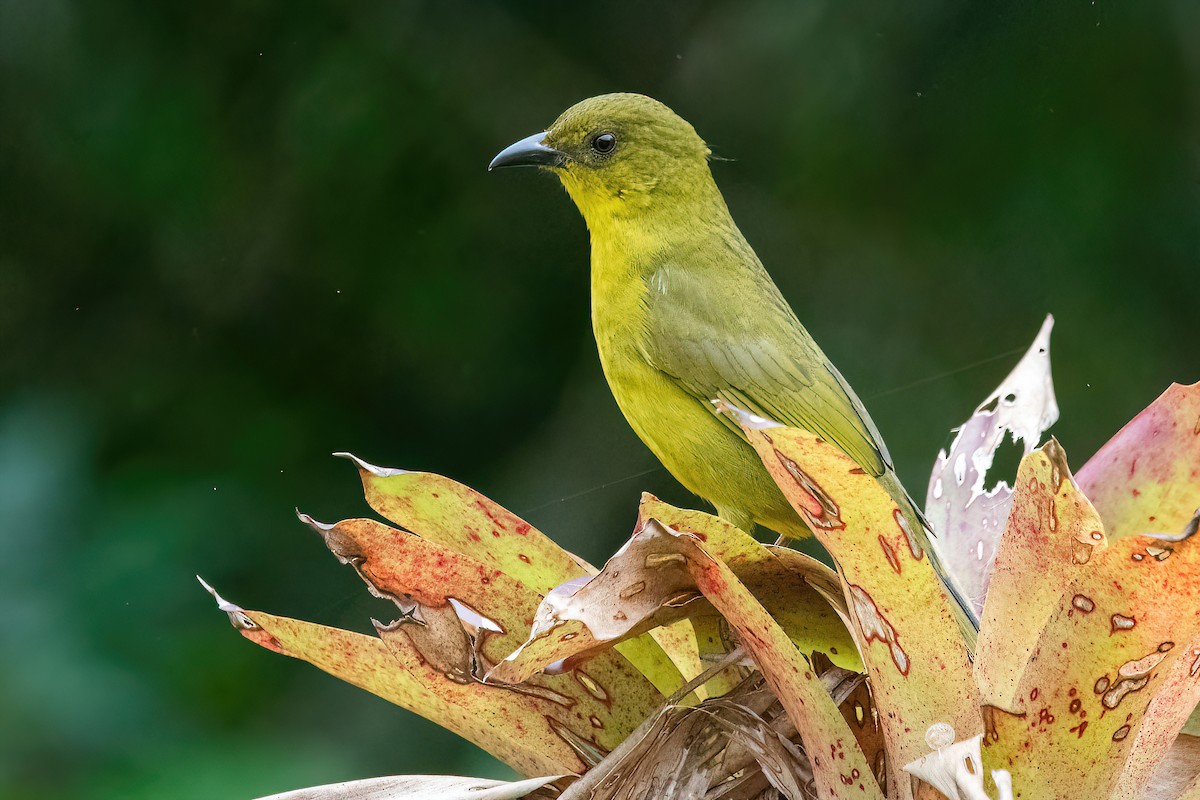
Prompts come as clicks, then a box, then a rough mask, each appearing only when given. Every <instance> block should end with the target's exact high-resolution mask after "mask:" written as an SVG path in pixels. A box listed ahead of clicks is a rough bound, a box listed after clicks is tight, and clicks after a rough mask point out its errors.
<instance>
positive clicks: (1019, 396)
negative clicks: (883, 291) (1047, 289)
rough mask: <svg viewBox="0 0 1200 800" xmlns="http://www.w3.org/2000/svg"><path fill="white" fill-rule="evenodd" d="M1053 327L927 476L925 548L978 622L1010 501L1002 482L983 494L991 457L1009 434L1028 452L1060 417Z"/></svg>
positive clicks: (1048, 324) (1049, 322)
mask: <svg viewBox="0 0 1200 800" xmlns="http://www.w3.org/2000/svg"><path fill="white" fill-rule="evenodd" d="M1053 327H1054V318H1053V317H1049V316H1048V317H1046V321H1045V322H1043V323H1042V328H1041V330H1040V331H1038V335H1037V337H1036V338H1035V339H1034V340H1033V344H1032V345H1030V347H1029V350H1028V351H1027V352H1026V353H1025V355H1024V356H1023V357H1022V358H1021V360H1020V362H1018V364H1017V366H1016V367H1014V368H1013V371H1012V372H1010V373H1009V374H1008V377H1007V378H1005V379H1004V381H1003V382H1002V383H1001V384H1000V386H999V387H998V388H997V389H996V391H994V392H992V393H991V394H990V395H988V397H987V399H986V400H984V401H983V402H982V403H981V404H980V405H979V407H978V408H976V409H975V413H974V414H972V415H971V418H970V419H968V420H967V421H966V422H965V423H963V425H962V427H960V428H959V429H958V432H957V434H956V435H955V437H954V442H953V443H952V444H951V446H950V452H948V453H947V452H946V451H945V450H943V451H941V452H940V453H938V457H937V462H936V463H935V464H934V466H933V474H932V475H930V478H929V489H928V492H927V495H926V499H925V515H926V516H927V517H928V518H929V522H930V524H931V526H932V528H933V531H934V534H935V538H933V539H932V540H931V541H930V546H931V547H932V548H933V549H934V551H935V552H936V553H937V555H938V558H939V559H940V561H941V564H942V568H943V569H944V570H946V571H947V572H949V573H950V576H949V577H950V578H951V580H952V582H953V583H954V585H955V586H957V587H958V588H959V590H960V592H961V593H962V594H963V595H964V596H965V599H966V600H967V602H969V603H970V604H971V606H972V607H973V609H974V611H975V614H976V617H978V616H979V615H980V614H982V613H983V605H984V602H983V601H984V597H985V596H986V594H987V588H988V578H989V576H990V575H991V568H992V560H993V558H994V557H995V553H996V545H997V543H998V542H999V541H1000V534H1001V533H1003V531H1004V521H1005V519H1006V518H1007V517H1008V509H1009V504H1010V502H1011V497H1012V489H1011V487H1010V486H1009V485H1008V483H1006V482H1005V481H1004V480H1000V481H998V482H997V483H996V485H995V486H994V487H992V488H991V489H987V488H985V487H986V482H987V477H988V470H989V469H990V468H991V466H992V459H993V458H994V457H995V455H996V450H997V449H998V448H999V447H1000V445H1001V444H1002V443H1003V442H1004V440H1005V438H1006V437H1008V436H1011V437H1012V439H1013V441H1014V442H1017V441H1021V442H1023V443H1024V446H1025V452H1026V454H1028V453H1029V452H1031V451H1032V450H1033V448H1034V447H1036V446H1037V445H1038V443H1039V442H1040V441H1041V436H1042V433H1043V432H1044V431H1045V430H1046V429H1047V428H1049V427H1050V426H1051V425H1053V424H1054V422H1055V420H1057V419H1058V405H1057V404H1056V402H1055V399H1054V382H1053V380H1052V379H1051V376H1050V331H1051V329H1052V328H1053Z"/></svg>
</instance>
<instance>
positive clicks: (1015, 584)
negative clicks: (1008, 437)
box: [975, 439, 1108, 711]
mask: <svg viewBox="0 0 1200 800" xmlns="http://www.w3.org/2000/svg"><path fill="white" fill-rule="evenodd" d="M1107 546H1108V544H1107V541H1106V539H1105V537H1104V532H1103V525H1102V523H1101V522H1100V517H1099V516H1098V515H1097V514H1096V510H1095V509H1094V508H1092V504H1091V503H1089V502H1088V500H1087V498H1086V497H1084V496H1083V493H1082V492H1080V491H1079V488H1078V487H1077V486H1076V485H1075V481H1074V480H1073V479H1072V477H1071V471H1070V469H1069V467H1068V466H1067V461H1066V455H1065V454H1064V453H1063V450H1062V448H1061V447H1060V446H1059V445H1058V443H1057V442H1056V441H1054V440H1053V439H1051V440H1050V442H1048V443H1047V444H1046V445H1045V446H1044V447H1042V448H1041V449H1039V450H1036V451H1034V452H1032V453H1030V454H1029V455H1027V456H1026V457H1025V458H1024V459H1022V460H1021V466H1020V468H1019V469H1018V471H1017V480H1016V489H1015V490H1014V493H1013V497H1012V510H1011V513H1010V514H1009V516H1008V523H1007V526H1006V528H1005V530H1004V536H1003V537H1002V538H1001V539H1000V544H999V548H998V550H997V552H996V557H995V571H994V574H993V575H992V578H991V588H990V589H989V591H988V596H987V603H986V604H985V605H984V609H983V624H982V626H981V627H980V632H979V647H978V649H977V651H976V654H975V677H976V680H977V682H978V684H979V691H980V700H981V702H982V703H983V704H984V705H991V706H997V707H999V708H1003V709H1006V710H1008V711H1017V710H1018V709H1019V708H1020V707H1022V698H1021V697H1020V696H1019V695H1018V691H1019V686H1020V682H1021V676H1022V675H1023V674H1024V672H1025V668H1026V666H1027V664H1028V662H1029V659H1030V657H1031V656H1032V655H1033V652H1034V649H1035V648H1036V647H1037V644H1038V641H1039V638H1040V637H1041V633H1042V629H1043V628H1044V627H1045V625H1046V623H1047V621H1049V620H1050V618H1051V617H1053V616H1054V615H1055V614H1056V613H1057V612H1058V610H1059V608H1060V606H1061V605H1062V599H1063V594H1064V593H1065V592H1066V591H1068V589H1069V587H1070V586H1071V584H1072V582H1073V581H1074V579H1075V578H1076V577H1077V576H1078V574H1079V572H1080V570H1084V569H1087V568H1088V567H1089V566H1090V563H1091V559H1092V555H1093V553H1094V552H1097V551H1099V550H1103V549H1104V548H1105V547H1107ZM1079 602H1080V603H1081V604H1082V603H1083V601H1082V600H1080V601H1079Z"/></svg>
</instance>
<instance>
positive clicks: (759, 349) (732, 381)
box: [643, 264, 892, 476]
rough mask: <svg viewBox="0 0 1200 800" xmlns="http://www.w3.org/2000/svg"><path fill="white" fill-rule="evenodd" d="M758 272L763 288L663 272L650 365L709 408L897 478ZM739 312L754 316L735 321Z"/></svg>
mask: <svg viewBox="0 0 1200 800" xmlns="http://www.w3.org/2000/svg"><path fill="white" fill-rule="evenodd" d="M755 272H756V274H754V275H752V276H750V277H751V278H759V279H760V280H749V281H746V282H743V283H740V284H739V283H733V284H730V283H728V282H723V281H720V280H717V281H713V280H709V279H707V278H708V277H709V276H706V275H704V274H703V272H700V274H696V273H695V272H694V271H693V270H689V269H684V268H681V267H678V266H674V265H670V264H668V265H664V266H662V267H660V268H659V269H658V270H657V271H656V272H655V273H654V274H653V275H652V276H651V279H650V281H649V282H648V284H647V293H646V296H645V302H646V305H647V311H648V312H649V313H648V315H647V330H646V337H645V339H644V344H643V353H644V356H645V358H646V360H647V361H648V362H649V363H650V364H651V365H653V366H654V367H655V368H656V369H658V370H659V371H661V372H662V373H664V374H665V375H667V376H668V377H670V378H671V379H672V380H674V381H675V382H676V383H677V384H678V385H679V386H680V387H681V388H683V389H684V390H686V391H687V392H688V393H689V394H691V395H693V396H694V397H695V398H696V399H697V401H699V402H703V403H705V404H708V403H710V402H711V401H712V400H713V399H716V398H720V399H722V400H724V401H726V402H728V403H730V404H732V405H735V406H738V407H739V408H742V409H745V410H746V411H749V412H750V413H752V414H756V415H758V416H761V417H766V418H767V419H771V420H774V421H776V422H779V423H781V424H784V425H788V426H790V427H794V428H803V429H805V430H809V431H811V432H813V433H815V434H817V435H818V436H820V437H821V438H823V439H825V440H826V441H830V442H833V443H834V444H836V445H838V447H840V448H841V449H842V451H843V452H845V453H846V454H847V455H848V456H850V457H851V458H853V459H854V460H855V461H856V462H857V463H858V464H859V466H861V467H862V468H863V469H864V470H866V471H868V472H870V473H871V474H873V475H876V476H879V475H882V474H883V473H885V472H887V471H890V470H891V469H892V460H891V457H890V456H889V455H888V452H887V448H886V446H885V445H884V443H883V439H882V437H881V436H880V435H879V431H878V429H877V428H876V427H875V424H874V423H873V422H872V421H871V418H870V416H869V415H868V414H867V412H866V409H865V408H863V405H862V402H861V401H859V399H858V397H857V396H856V395H855V394H854V391H853V390H852V389H851V388H850V386H849V385H848V384H847V383H846V381H845V379H844V378H843V377H842V376H841V374H840V373H839V372H838V371H837V368H836V367H834V366H833V365H832V364H831V363H829V359H827V358H826V357H825V354H824V353H822V352H821V349H820V348H819V347H817V344H816V342H814V341H813V339H812V337H811V336H809V335H808V332H807V331H805V330H804V328H803V326H801V324H800V322H799V321H798V320H797V319H796V316H795V314H793V313H792V310H791V308H790V307H788V305H787V302H786V301H785V300H784V299H783V297H782V296H781V295H780V294H779V291H778V290H777V289H776V288H775V286H774V284H773V283H772V282H771V280H770V278H769V277H768V276H767V275H766V272H765V271H762V270H761V267H760V268H759V269H758V270H756V271H755ZM722 284H724V285H722ZM738 309H751V311H750V312H749V313H746V314H745V315H744V318H740V319H738V318H732V317H731V315H732V314H737V313H739V312H738ZM722 418H723V419H725V418H724V416H722ZM725 421H726V424H728V425H730V426H731V427H733V428H734V429H735V430H737V431H738V432H739V433H740V432H741V431H740V429H738V428H737V426H736V425H735V424H734V423H733V422H732V421H731V420H728V419H725Z"/></svg>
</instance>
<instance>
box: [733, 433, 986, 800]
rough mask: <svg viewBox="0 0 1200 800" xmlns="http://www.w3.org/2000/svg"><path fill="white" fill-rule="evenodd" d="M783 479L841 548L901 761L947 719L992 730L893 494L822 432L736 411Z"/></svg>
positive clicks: (840, 561)
mask: <svg viewBox="0 0 1200 800" xmlns="http://www.w3.org/2000/svg"><path fill="white" fill-rule="evenodd" d="M730 412H731V413H732V415H733V416H734V418H735V419H737V420H738V422H739V424H740V425H741V427H742V429H743V430H744V431H745V432H746V436H747V438H748V439H749V440H750V443H751V444H752V445H754V447H755V449H756V450H757V451H758V454H759V457H760V458H761V459H762V461H763V463H764V464H765V465H766V467H767V469H768V470H769V471H770V473H771V476H772V477H773V478H774V479H775V483H776V484H778V485H779V487H780V489H781V490H782V491H783V494H784V496H785V497H787V499H788V501H789V502H790V503H791V505H792V507H793V508H794V509H796V512H797V513H798V514H800V515H801V517H802V518H803V519H804V520H805V522H807V523H808V525H809V527H810V528H811V529H812V531H813V532H814V534H815V535H816V537H817V538H818V539H819V540H820V542H821V544H823V545H824V546H825V549H826V550H828V551H829V553H830V555H832V556H833V559H834V562H835V563H836V564H837V566H838V571H839V573H840V575H841V578H842V585H843V589H844V592H845V594H846V597H847V602H848V605H849V608H850V617H851V620H852V621H853V623H854V626H855V635H856V638H857V641H858V644H859V651H860V653H861V654H862V659H863V662H864V663H865V664H866V666H867V671H868V675H869V676H870V679H871V685H872V689H873V690H874V697H875V701H876V705H877V709H878V712H879V718H880V721H881V724H882V725H883V730H884V736H885V738H886V741H887V749H888V753H889V754H890V755H891V756H892V757H893V759H894V761H893V762H892V764H891V765H890V767H889V768H890V769H892V770H893V772H891V773H889V775H888V786H889V787H896V790H897V791H898V792H899V794H898V795H897V796H899V797H902V798H907V797H910V796H911V793H910V791H909V789H908V782H907V781H901V780H900V776H899V774H898V773H897V772H895V770H897V769H898V766H899V765H900V764H906V763H908V762H910V761H914V760H916V759H917V758H920V757H921V756H922V755H924V745H923V744H922V743H921V737H920V735H919V734H914V733H913V731H924V730H926V729H927V728H929V726H931V725H933V724H935V723H938V722H945V723H948V724H950V725H952V726H953V727H954V728H955V729H956V730H958V731H961V732H963V733H964V734H965V735H967V736H970V735H973V734H975V733H977V732H980V731H981V730H982V723H981V720H980V715H979V705H978V694H977V691H976V688H975V684H974V681H973V679H972V675H971V666H970V660H969V657H968V654H967V648H966V645H965V642H964V640H963V638H962V635H961V633H960V628H959V624H958V622H957V620H956V619H955V616H954V613H953V611H952V603H953V601H952V600H951V599H950V598H949V596H948V594H947V592H946V590H945V589H944V587H943V586H942V583H941V580H940V579H939V578H938V576H937V574H936V573H935V572H934V569H933V567H932V565H931V564H930V561H929V559H928V558H926V557H925V554H924V552H923V551H922V550H921V549H920V547H919V546H918V545H917V543H916V539H915V538H914V537H913V535H912V531H910V530H908V528H907V523H906V522H905V518H904V516H903V514H902V513H901V511H900V509H899V508H898V507H897V505H896V503H895V502H894V501H893V500H892V498H891V496H890V495H889V494H888V492H887V491H886V490H885V489H884V488H883V486H882V485H880V483H879V482H878V481H877V480H875V478H873V477H872V476H871V475H869V474H867V473H865V472H864V471H863V470H862V469H861V468H859V466H858V465H857V464H856V463H855V462H854V461H852V460H851V459H849V458H848V457H847V456H846V455H845V454H844V453H842V451H841V450H839V449H838V448H837V447H836V446H834V445H832V444H829V443H827V442H825V441H824V440H822V439H820V438H819V437H817V436H816V435H814V434H812V433H809V432H808V431H803V430H799V429H795V428H787V427H783V426H778V425H776V424H775V423H773V422H771V421H769V420H764V419H761V418H758V417H752V416H751V415H748V414H746V413H745V412H740V411H738V410H736V409H730Z"/></svg>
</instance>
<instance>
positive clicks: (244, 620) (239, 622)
mask: <svg viewBox="0 0 1200 800" xmlns="http://www.w3.org/2000/svg"><path fill="white" fill-rule="evenodd" d="M196 580H198V581H200V585H201V586H203V587H204V591H206V592H208V593H209V594H210V595H212V598H213V600H216V601H217V608H219V609H220V610H222V611H224V612H225V614H226V615H227V616H228V617H229V622H230V623H231V624H232V625H233V627H235V628H239V629H244V630H254V629H256V628H257V627H258V625H257V624H255V622H254V620H252V619H250V618H249V617H248V616H246V613H245V611H243V610H242V607H241V606H238V605H234V604H233V603H231V602H229V601H228V600H226V599H225V598H224V597H221V595H219V594H217V590H216V589H214V588H213V587H212V586H210V585H209V584H208V582H207V581H206V580H204V578H201V577H200V576H199V575H197V576H196Z"/></svg>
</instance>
